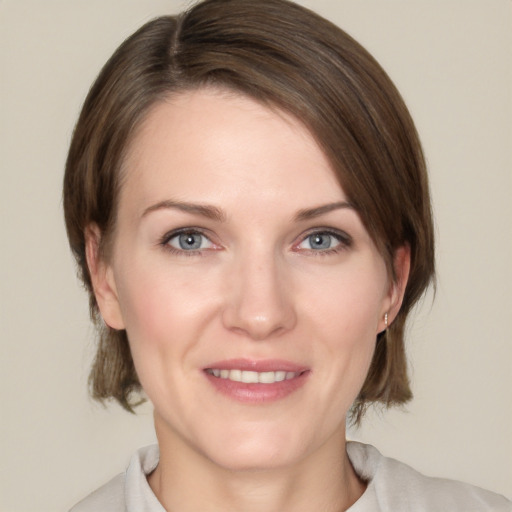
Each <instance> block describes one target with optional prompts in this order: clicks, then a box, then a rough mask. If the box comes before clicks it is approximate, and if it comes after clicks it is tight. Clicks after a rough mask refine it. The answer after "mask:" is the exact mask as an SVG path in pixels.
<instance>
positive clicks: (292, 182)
mask: <svg viewBox="0 0 512 512" xmlns="http://www.w3.org/2000/svg"><path fill="white" fill-rule="evenodd" d="M123 173H124V185H123V188H122V191H121V204H122V203H123V202H126V201H127V200H128V197H129V200H130V201H131V202H133V201H139V202H142V203H147V202H151V201H158V200H166V199H168V198H169V197H173V198H175V199H178V200H194V201H195V200H197V199H200V200H203V201H205V202H209V203H212V204H215V203H217V202H219V201H223V200H225V199H227V198H228V197H230V196H232V195H233V193H235V192H236V195H237V196H238V197H246V198H247V199H249V198H252V197H254V196H258V197H259V198H260V200H263V198H266V200H268V201H270V200H271V199H273V200H274V202H279V201H284V200H285V199H286V200H287V201H288V202H290V195H291V194H293V195H294V197H295V199H296V203H297V205H298V206H299V207H303V206H304V204H303V203H304V202H305V201H306V202H307V203H308V205H309V204H314V203H315V202H329V201H338V200H340V199H343V198H344V195H343V191H342V189H341V187H340V185H339V183H338V180H337V178H336V175H335V173H334V172H333V171H332V168H331V166H330V164H329V162H328V160H327V158H326V156H325V154H324V153H323V151H322V150H321V149H320V147H319V146H318V144H317V143H316V141H315V140H314V138H313V136H312V135H311V133H310V132H309V131H308V130H307V128H306V127H305V126H304V125H303V124H302V123H301V122H300V121H299V120H297V119H296V118H294V117H292V116H290V115H289V114H286V113H285V112H283V111H281V110H278V109H275V108H270V107H267V106H264V105H262V104H261V103H258V102H257V101H255V100H253V99H251V98H248V97H247V96H244V95H241V94H238V93H233V92H229V91H224V90H217V89H213V90H212V89H199V90H196V91H191V92H186V93H180V94H178V95H174V96H171V97H169V98H167V99H166V100H165V101H163V102H160V103H158V104H156V105H154V106H153V107H152V109H151V110H150V111H149V112H148V114H147V116H146V118H145V120H144V122H143V123H142V124H141V126H140V127H139V129H138V131H137V133H136V134H135V135H134V137H133V139H132V141H131V144H130V147H129V150H128V153H127V157H126V159H125V163H124V166H123ZM292 202H293V201H292ZM141 207H142V206H141Z"/></svg>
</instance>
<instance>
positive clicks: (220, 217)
mask: <svg viewBox="0 0 512 512" xmlns="http://www.w3.org/2000/svg"><path fill="white" fill-rule="evenodd" d="M164 209H175V210H181V211H182V212H186V213H193V214H195V215H201V216H202V217H206V218H208V219H211V220H215V221H218V222H224V221H225V220H226V215H225V214H224V212H223V211H222V210H221V209H220V208H217V207H216V206H210V205H205V204H194V203H185V202H182V201H172V200H166V201H160V202H159V203H156V204H154V205H151V206H150V207H148V208H146V209H145V210H144V212H143V213H142V217H145V216H146V215H148V214H149V213H151V212H154V211H157V210H164Z"/></svg>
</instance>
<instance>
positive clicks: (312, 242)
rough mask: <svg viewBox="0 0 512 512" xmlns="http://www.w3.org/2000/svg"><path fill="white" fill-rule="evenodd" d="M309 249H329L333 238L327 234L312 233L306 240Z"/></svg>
mask: <svg viewBox="0 0 512 512" xmlns="http://www.w3.org/2000/svg"><path fill="white" fill-rule="evenodd" d="M306 240H307V241H308V243H309V247H310V249H319V250H322V249H330V248H331V246H332V245H333V240H334V237H333V236H332V235H330V234H328V233H314V234H312V235H309V236H308V237H307V239H306ZM334 241H336V240H334Z"/></svg>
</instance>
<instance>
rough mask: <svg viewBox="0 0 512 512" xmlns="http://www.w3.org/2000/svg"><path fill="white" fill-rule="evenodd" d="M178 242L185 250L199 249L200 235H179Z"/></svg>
mask: <svg viewBox="0 0 512 512" xmlns="http://www.w3.org/2000/svg"><path fill="white" fill-rule="evenodd" d="M179 242H180V247H181V248H182V249H185V250H187V249H188V250H190V249H199V247H201V237H200V235H194V234H185V235H180V238H179Z"/></svg>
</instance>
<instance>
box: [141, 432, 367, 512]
mask: <svg viewBox="0 0 512 512" xmlns="http://www.w3.org/2000/svg"><path fill="white" fill-rule="evenodd" d="M157 435H158V432H157ZM159 445H160V463H159V465H158V467H157V469H156V470H155V471H154V472H153V473H152V474H151V475H150V476H149V478H148V481H149V484H150V486H151V488H152V490H153V492H154V493H155V495H156V497H157V498H158V499H159V501H160V503H162V505H163V506H164V508H165V509H166V510H168V511H172V512H196V511H197V510H208V511H209V512H210V511H211V512H216V511H223V512H224V511H225V510H233V511H244V512H252V511H258V512H261V511H265V512H306V511H307V512H310V511H311V510H322V511H325V512H341V511H344V510H346V509H347V508H349V507H350V506H351V505H352V504H353V503H354V502H355V501H356V500H357V499H358V498H359V497H360V496H361V494H362V493H363V491H364V488H365V485H364V484H363V482H361V481H360V480H359V478H358V477H357V475H356V474H355V472H354V470H353V468H352V465H351V464H350V461H349V459H348V456H347V454H346V449H345V433H344V432H343V435H342V436H341V435H336V436H333V438H332V439H330V440H328V442H326V443H325V444H324V446H321V447H320V448H319V449H318V450H317V451H315V453H313V454H309V455H306V456H305V457H304V458H303V459H302V460H300V461H299V462H297V463H295V464H293V465H289V466H285V467H278V468H267V469H251V470H242V471H237V470H231V469H229V468H224V467H220V466H219V465H217V464H215V463H214V462H213V461H211V460H209V459H207V458H206V457H204V456H203V454H199V453H197V452H195V451H194V450H192V449H191V448H190V447H189V446H188V445H186V444H183V443H180V442H176V440H169V439H160V436H159Z"/></svg>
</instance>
